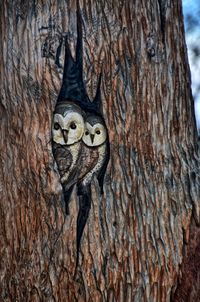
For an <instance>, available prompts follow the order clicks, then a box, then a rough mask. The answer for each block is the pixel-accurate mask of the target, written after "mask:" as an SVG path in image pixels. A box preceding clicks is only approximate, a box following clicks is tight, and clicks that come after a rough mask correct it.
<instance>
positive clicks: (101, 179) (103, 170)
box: [97, 141, 110, 194]
mask: <svg viewBox="0 0 200 302" xmlns="http://www.w3.org/2000/svg"><path fill="white" fill-rule="evenodd" d="M109 159H110V144H109V141H107V143H106V154H105V160H104V162H103V165H102V168H101V169H100V171H99V173H98V176H97V179H98V182H99V187H100V192H101V194H103V183H104V177H105V173H106V169H107V166H108V162H109Z"/></svg>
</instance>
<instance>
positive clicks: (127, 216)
mask: <svg viewBox="0 0 200 302" xmlns="http://www.w3.org/2000/svg"><path fill="white" fill-rule="evenodd" d="M80 8H81V14H82V18H83V28H84V79H85V83H86V87H87V91H88V94H89V96H90V97H91V98H92V97H94V93H95V91H96V84H97V79H98V76H99V73H100V70H101V69H102V73H103V76H102V98H103V109H104V116H105V118H106V122H107V126H108V129H109V136H110V142H111V160H110V163H109V167H108V171H107V175H106V182H105V195H104V197H103V198H101V196H100V193H99V191H98V189H97V188H96V187H97V186H96V182H95V181H94V183H93V187H92V201H93V202H92V209H91V211H90V217H89V221H88V223H87V226H86V229H85V232H84V236H83V240H82V248H81V259H80V260H81V261H80V267H79V275H78V279H77V280H73V278H72V275H73V271H74V265H75V259H76V244H75V236H76V235H75V234H76V217H77V208H78V204H77V200H76V197H75V194H74V195H73V201H72V202H71V208H70V216H69V217H65V215H64V211H63V207H62V202H61V200H62V191H61V185H60V181H59V174H58V171H57V167H56V165H55V162H54V160H53V157H52V151H51V120H52V113H53V110H54V106H55V103H56V98H57V95H58V91H59V89H60V84H61V79H62V72H63V68H62V66H63V58H64V48H63V47H61V44H60V42H61V40H62V39H63V38H64V37H65V36H66V34H68V38H69V40H70V46H71V48H72V50H73V49H74V48H75V43H76V4H75V1H73V0H69V1H64V0H61V1H49V0H48V1H41V0H35V1H17V0H16V1H2V5H1V6H0V9H1V11H0V20H1V27H0V33H1V34H0V49H1V50H2V51H1V52H0V62H1V64H0V77H1V86H0V117H1V138H0V139H1V140H0V150H1V153H0V155H1V161H0V190H1V200H0V223H1V228H0V300H2V301H20V302H21V301H26V302H27V301H48V302H49V301H61V302H62V301H65V302H66V301H70V302H71V301H95V302H96V301H97V302H98V301H109V302H111V301H117V302H118V301H126V302H129V301H131V302H132V301H137V302H140V301H148V302H149V301H159V302H162V301H163V302H165V301H170V299H171V297H172V296H173V294H174V292H175V290H176V287H177V280H178V276H179V274H180V268H181V265H182V263H183V269H182V270H183V276H185V275H187V274H189V276H191V278H193V279H192V280H195V278H197V279H198V278H199V275H198V274H197V273H196V272H195V273H193V272H192V268H190V269H191V270H190V269H189V268H188V267H189V265H188V264H189V259H190V257H192V255H193V254H192V253H193V252H192V250H193V249H192V247H194V243H192V242H193V240H192V238H197V239H196V240H197V245H198V242H199V235H198V233H199V231H198V229H197V228H196V227H195V223H197V222H199V159H198V156H197V145H196V140H197V137H196V128H195V122H194V108H193V101H192V97H191V90H190V76H189V67H188V60H187V52H186V45H185V39H184V28H183V17H182V9H181V1H180V0H179V1H171V0H170V1H166V2H165V1H153V0H152V1H144V0H141V1H136V0H135V1H115V0H112V1H107V0H105V1H103V0H102V1H90V0H82V1H81V0H80ZM60 47H61V48H60ZM59 49H61V54H60V56H59ZM192 217H193V219H194V220H193V224H192V226H191V230H192V231H191V239H189V238H190V232H189V230H190V225H191V219H192ZM194 221H195V222H194ZM186 242H189V243H188V250H187V248H186V250H187V252H186V253H184V250H185V245H186ZM197 245H196V246H195V248H197ZM190 247H191V248H190ZM194 257H197V258H195V259H198V254H194ZM198 261H199V260H197V262H198ZM193 263H194V262H193ZM179 280H180V282H181V284H184V282H185V280H184V279H183V278H182V279H179ZM194 283H195V281H193V284H194ZM190 284H192V281H191V282H190V283H189V285H188V286H187V288H186V296H187V297H189V296H191V295H192V292H193V291H194V290H193V289H192V288H191V286H190ZM196 284H199V283H197V280H196ZM181 291H182V289H181V286H180V287H178V290H177V292H176V294H175V298H176V299H179V300H177V301H180V299H182V298H181V297H182V296H181ZM198 291H199V288H198V289H197V288H195V294H196V293H198ZM189 292H190V293H189ZM184 297H185V296H184ZM191 297H192V296H191ZM191 301H192V300H191Z"/></svg>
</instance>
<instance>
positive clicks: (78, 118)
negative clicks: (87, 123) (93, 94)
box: [52, 110, 84, 145]
mask: <svg viewBox="0 0 200 302" xmlns="http://www.w3.org/2000/svg"><path fill="white" fill-rule="evenodd" d="M83 132H84V121H83V117H82V115H81V114H80V113H79V112H75V111H71V110H70V111H68V110H66V111H64V113H63V114H58V113H56V114H55V115H54V120H53V129H52V134H53V140H54V141H55V142H56V143H57V144H60V145H72V144H74V143H76V142H78V141H79V140H80V139H81V138H82V136H83Z"/></svg>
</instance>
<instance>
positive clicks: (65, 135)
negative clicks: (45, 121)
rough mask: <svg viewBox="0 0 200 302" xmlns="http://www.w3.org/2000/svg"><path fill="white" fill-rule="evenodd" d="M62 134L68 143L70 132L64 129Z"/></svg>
mask: <svg viewBox="0 0 200 302" xmlns="http://www.w3.org/2000/svg"><path fill="white" fill-rule="evenodd" d="M62 134H63V138H64V141H65V143H67V141H68V130H66V129H63V131H62Z"/></svg>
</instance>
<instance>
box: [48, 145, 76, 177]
mask: <svg viewBox="0 0 200 302" xmlns="http://www.w3.org/2000/svg"><path fill="white" fill-rule="evenodd" d="M52 147H53V148H52V150H53V155H54V158H55V160H56V163H57V166H58V171H59V174H60V177H63V176H64V175H65V173H67V172H68V171H69V168H70V166H71V164H72V160H73V158H72V154H71V153H70V151H69V150H68V149H67V148H66V147H65V146H62V145H59V144H56V143H55V142H53V143H52Z"/></svg>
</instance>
